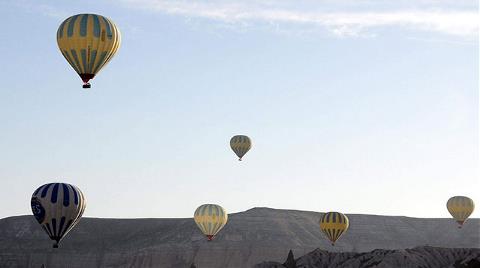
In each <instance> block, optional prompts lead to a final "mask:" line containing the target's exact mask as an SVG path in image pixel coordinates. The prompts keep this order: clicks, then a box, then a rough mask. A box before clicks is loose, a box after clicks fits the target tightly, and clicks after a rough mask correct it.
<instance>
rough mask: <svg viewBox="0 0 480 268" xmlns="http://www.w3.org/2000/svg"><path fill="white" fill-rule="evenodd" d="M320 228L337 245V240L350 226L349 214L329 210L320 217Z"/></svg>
mask: <svg viewBox="0 0 480 268" xmlns="http://www.w3.org/2000/svg"><path fill="white" fill-rule="evenodd" d="M319 224H320V230H322V232H323V233H324V234H325V235H326V236H327V238H328V239H329V240H330V241H331V242H332V245H335V242H336V241H337V240H338V239H339V238H340V236H342V234H344V233H345V232H346V231H347V229H348V227H349V221H348V218H347V216H345V215H344V214H342V213H340V212H328V213H325V214H323V215H322V217H321V218H320V222H319Z"/></svg>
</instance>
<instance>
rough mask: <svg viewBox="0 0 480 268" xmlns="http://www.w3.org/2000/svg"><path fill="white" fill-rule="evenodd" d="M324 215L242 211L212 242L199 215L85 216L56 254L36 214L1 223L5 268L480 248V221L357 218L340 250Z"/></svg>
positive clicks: (0, 255)
mask: <svg viewBox="0 0 480 268" xmlns="http://www.w3.org/2000/svg"><path fill="white" fill-rule="evenodd" d="M320 215H321V213H317V212H308V211H294V210H276V209H269V208H255V209H251V210H248V211H245V212H241V213H234V214H230V215H229V223H228V224H227V225H226V226H225V228H224V229H223V230H222V231H221V232H220V234H219V235H218V237H216V238H215V239H214V240H213V241H211V242H207V241H206V239H205V237H204V236H203V235H202V234H201V233H200V231H199V230H198V229H197V226H196V225H195V223H194V222H193V220H192V219H191V218H187V219H97V218H84V219H82V220H81V221H80V222H79V224H78V225H77V227H76V228H75V229H73V230H72V231H71V232H70V233H69V234H68V235H67V237H66V238H65V239H64V240H63V241H62V242H61V245H60V248H59V249H56V250H54V249H52V248H51V247H52V244H51V241H50V240H49V239H48V237H47V236H46V234H45V233H44V231H43V230H42V229H41V228H40V226H39V225H38V224H37V223H36V222H35V219H34V218H33V216H18V217H10V218H5V219H1V220H0V267H2V268H3V267H22V268H23V267H35V268H38V267H41V265H42V264H45V265H46V267H48V268H56V267H61V268H64V267H69V268H85V267H89V268H90V267H162V268H170V267H171V268H180V267H185V268H188V267H190V266H191V264H192V263H195V265H196V267H197V268H217V267H218V268H230V267H239V268H245V267H252V266H253V265H254V264H256V263H260V262H261V261H264V260H272V261H276V262H283V261H285V256H286V255H287V253H288V251H289V250H290V249H292V252H293V254H294V255H296V256H302V255H305V254H306V253H308V252H311V251H313V250H314V249H316V248H322V249H324V250H328V251H330V252H336V251H338V252H368V251H372V250H373V249H375V248H383V249H400V248H413V247H416V246H423V245H430V246H435V247H445V248H478V247H479V246H480V235H479V229H480V221H479V220H478V219H471V220H469V221H468V222H467V223H466V224H465V226H464V227H463V228H462V229H458V228H456V223H455V222H454V221H453V220H451V219H419V218H408V217H390V216H374V215H356V214H350V215H348V217H349V219H350V224H351V226H350V229H349V232H347V233H346V234H345V235H344V236H342V238H341V239H340V240H339V241H338V242H337V243H336V245H335V247H332V246H331V245H330V243H329V242H328V240H327V239H325V238H324V236H323V234H322V233H321V231H320V230H319V227H318V220H319V218H320ZM352 254H354V253H352ZM298 264H299V263H298V260H297V266H298ZM280 265H281V266H279V267H282V266H283V264H280Z"/></svg>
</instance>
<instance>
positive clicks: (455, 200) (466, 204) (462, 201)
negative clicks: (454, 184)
mask: <svg viewBox="0 0 480 268" xmlns="http://www.w3.org/2000/svg"><path fill="white" fill-rule="evenodd" d="M447 209H448V212H450V214H451V215H452V217H453V218H454V219H455V220H456V221H457V222H458V224H459V225H458V228H462V226H463V224H464V223H465V221H466V220H467V218H468V217H469V216H470V215H472V213H473V210H474V209H475V204H474V203H473V200H472V199H470V198H468V197H466V196H454V197H452V198H450V199H448V201H447Z"/></svg>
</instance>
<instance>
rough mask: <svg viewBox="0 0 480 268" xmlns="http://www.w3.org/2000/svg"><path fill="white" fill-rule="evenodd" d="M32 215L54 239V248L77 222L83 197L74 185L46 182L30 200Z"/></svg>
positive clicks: (81, 208) (83, 203)
mask: <svg viewBox="0 0 480 268" xmlns="http://www.w3.org/2000/svg"><path fill="white" fill-rule="evenodd" d="M30 204H31V207H32V212H33V216H35V219H36V220H37V221H38V223H39V224H40V225H41V226H42V228H43V230H44V231H45V232H46V233H47V234H48V236H49V237H50V239H52V240H54V241H55V244H54V245H53V247H54V248H56V247H58V243H59V242H60V240H62V238H63V237H64V236H65V235H66V234H67V233H68V232H69V231H70V230H71V229H72V228H73V227H74V226H75V225H76V224H77V223H78V221H79V220H80V217H82V215H83V212H84V211H85V198H84V196H83V193H82V192H81V191H80V189H78V188H77V187H76V186H74V185H71V184H68V183H48V184H45V185H42V186H40V187H39V188H38V189H37V190H35V192H34V193H33V195H32V199H31V201H30Z"/></svg>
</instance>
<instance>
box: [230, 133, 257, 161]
mask: <svg viewBox="0 0 480 268" xmlns="http://www.w3.org/2000/svg"><path fill="white" fill-rule="evenodd" d="M230 148H232V150H233V152H235V154H236V155H237V156H238V161H242V157H243V156H244V155H245V154H246V153H247V152H248V151H249V150H250V148H252V141H251V140H250V138H249V137H248V136H245V135H236V136H233V137H232V138H231V139H230Z"/></svg>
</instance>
